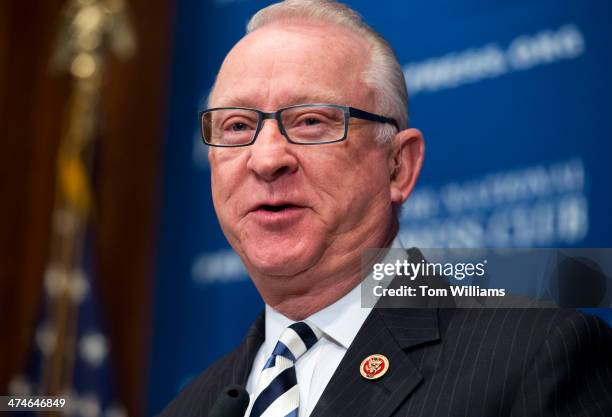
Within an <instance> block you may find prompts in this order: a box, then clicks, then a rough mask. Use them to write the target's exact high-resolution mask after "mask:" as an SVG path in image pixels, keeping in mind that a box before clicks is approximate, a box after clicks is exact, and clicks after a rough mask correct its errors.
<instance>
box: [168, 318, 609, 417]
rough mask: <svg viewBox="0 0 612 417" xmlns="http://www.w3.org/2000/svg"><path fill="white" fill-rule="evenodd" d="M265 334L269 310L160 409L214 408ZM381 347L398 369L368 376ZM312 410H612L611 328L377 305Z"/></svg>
mask: <svg viewBox="0 0 612 417" xmlns="http://www.w3.org/2000/svg"><path fill="white" fill-rule="evenodd" d="M263 340H264V317H263V314H262V315H261V316H260V317H259V318H258V319H257V321H256V322H255V323H254V325H253V326H252V327H251V329H250V330H249V332H248V335H247V336H246V338H245V339H244V341H243V342H242V344H240V346H238V348H237V349H236V350H234V351H233V352H231V353H229V354H228V355H226V356H225V357H223V358H222V359H220V360H219V361H217V362H216V363H214V364H213V365H212V366H211V367H210V368H208V370H206V372H204V373H203V374H201V375H200V376H199V377H197V378H196V379H195V380H194V381H193V382H192V383H191V384H190V385H188V386H187V387H186V388H185V389H184V390H183V392H182V393H181V394H180V395H179V396H178V397H177V398H176V399H175V400H174V401H173V402H171V403H170V404H169V405H168V406H167V407H166V409H165V410H164V411H163V412H162V413H161V416H162V417H170V416H173V417H205V416H207V415H208V411H209V409H210V407H211V406H212V404H213V403H214V401H215V399H216V398H217V396H218V395H219V394H220V392H221V390H222V389H223V387H225V386H226V385H228V384H231V383H237V384H240V385H242V386H244V385H245V384H246V381H247V378H248V375H249V372H250V371H251V366H252V363H253V359H254V358H255V354H256V353H257V350H258V349H259V347H260V346H261V344H262V342H263ZM373 353H381V354H384V355H385V356H387V358H389V362H390V366H389V371H388V372H387V374H386V375H384V376H383V377H382V378H380V379H378V380H366V379H364V378H363V377H362V376H361V375H360V373H359V365H360V363H361V361H362V360H363V359H364V358H365V357H366V356H368V355H370V354H373ZM322 365H323V366H324V364H322ZM311 416H312V417H332V416H333V417H336V416H346V417H358V416H363V417H373V416H376V417H389V416H409V417H418V416H423V417H425V416H427V417H431V416H457V417H459V416H461V417H478V416H496V417H497V416H546V417H548V416H598V417H611V416H612V330H611V329H610V328H609V327H608V326H607V325H606V324H605V323H604V322H602V321H601V320H599V319H598V318H595V317H593V316H589V315H585V314H580V313H577V312H575V311H573V310H553V309H539V310H536V309H522V310H519V309H503V310H502V309H497V310H492V309H374V310H373V311H372V313H371V314H370V315H369V317H368V318H367V320H366V321H365V323H364V325H363V326H362V328H361V329H360V331H359V333H358V334H357V337H356V338H355V340H354V342H353V343H352V345H351V346H350V348H349V349H348V351H347V353H346V355H345V356H344V358H343V359H342V362H341V363H340V365H339V367H338V369H337V370H336V372H335V374H334V375H333V377H332V379H331V380H330V382H329V384H328V386H327V387H326V388H325V391H324V392H323V394H322V396H321V398H320V400H319V402H318V403H317V405H316V407H315V409H314V410H313V413H312V414H311Z"/></svg>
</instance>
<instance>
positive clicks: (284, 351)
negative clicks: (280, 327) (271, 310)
mask: <svg viewBox="0 0 612 417" xmlns="http://www.w3.org/2000/svg"><path fill="white" fill-rule="evenodd" d="M320 337H321V331H320V330H319V329H317V328H316V327H315V326H311V325H308V324H306V323H304V322H298V323H293V324H292V325H291V326H289V327H287V328H286V329H285V330H284V331H283V333H282V334H281V336H280V339H279V340H278V343H276V346H275V347H274V350H273V351H272V354H271V355H270V358H269V359H268V361H267V362H266V365H265V366H264V368H263V370H262V371H261V374H260V375H259V379H258V380H257V388H256V389H255V394H256V396H255V401H254V402H253V408H252V409H251V413H250V414H249V417H297V415H298V408H299V406H300V391H299V387H298V385H297V379H296V376H295V367H294V365H295V362H296V361H297V360H298V359H299V358H300V356H302V355H303V354H304V353H306V351H307V350H308V349H310V348H311V347H312V346H313V345H314V344H315V343H317V341H318V340H319V338H320Z"/></svg>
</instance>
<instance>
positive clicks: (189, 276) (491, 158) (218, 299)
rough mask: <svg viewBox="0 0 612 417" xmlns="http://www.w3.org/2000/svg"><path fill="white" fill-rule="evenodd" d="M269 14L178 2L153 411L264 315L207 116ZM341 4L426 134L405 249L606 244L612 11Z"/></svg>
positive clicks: (252, 6)
mask: <svg viewBox="0 0 612 417" xmlns="http://www.w3.org/2000/svg"><path fill="white" fill-rule="evenodd" d="M270 3H272V2H270V1H257V0H251V1H248V0H214V1H208V2H207V1H204V0H179V1H178V2H177V5H178V15H177V21H176V34H175V47H174V58H173V74H172V85H171V89H172V90H171V97H170V106H169V108H170V109H171V110H170V119H169V130H168V134H167V146H166V149H165V176H164V194H163V195H164V200H163V218H162V225H161V233H160V236H161V243H160V246H159V249H158V252H159V265H158V276H157V281H156V304H155V305H156V312H155V314H156V319H155V329H154V330H155V337H154V346H153V356H152V374H151V378H150V381H151V384H150V406H149V412H150V413H151V414H153V413H155V412H157V411H159V410H160V409H161V408H162V407H163V405H164V404H166V403H167V402H168V401H169V400H170V399H171V398H172V397H173V396H174V395H176V393H177V392H178V391H179V390H180V388H181V387H182V386H183V385H184V384H185V383H186V382H187V381H188V380H189V379H190V378H191V377H193V376H194V375H196V374H197V373H199V372H200V371H201V370H203V369H204V368H206V367H207V366H208V365H209V364H210V363H211V362H213V361H214V360H215V359H217V358H218V357H219V356H221V355H222V354H223V353H225V352H227V351H229V350H230V349H231V348H232V347H233V346H235V345H236V344H237V343H238V342H239V341H240V339H241V338H242V336H243V334H244V332H245V331H246V329H247V328H248V326H249V325H250V323H251V322H252V320H253V319H254V317H255V316H256V315H257V313H258V312H259V311H260V310H261V308H262V307H263V304H262V302H261V300H260V298H259V296H258V294H257V292H256V291H255V288H254V287H253V285H252V284H251V283H250V282H249V280H248V277H247V275H246V272H245V271H244V268H243V267H242V265H241V263H240V260H239V259H238V258H237V257H236V256H235V254H234V253H233V252H232V251H231V249H230V248H229V246H228V244H227V242H226V240H225V238H224V237H223V234H222V233H221V230H220V228H219V226H218V223H217V220H216V217H215V215H214V211H213V207H212V203H211V199H210V178H209V167H208V162H207V148H206V147H205V146H204V145H202V144H201V141H200V138H199V133H198V122H197V112H198V110H200V109H202V108H203V107H204V99H205V97H206V96H207V94H208V92H209V89H210V87H211V85H212V83H213V80H214V76H215V74H216V71H217V70H218V67H219V65H220V64H221V62H222V59H223V57H224V56H225V54H226V53H227V52H228V51H229V49H230V48H231V47H232V45H233V44H234V43H235V42H236V41H237V40H238V39H240V37H242V36H243V34H244V26H245V23H246V22H247V20H248V18H249V17H250V16H251V15H252V14H253V12H255V11H256V10H258V9H259V8H261V7H263V6H265V5H267V4H270ZM347 3H348V4H349V5H350V6H352V7H353V8H355V9H356V10H357V11H359V12H360V13H361V14H362V15H363V16H364V17H365V19H366V21H368V22H369V23H370V24H371V25H372V26H373V27H374V28H375V29H377V30H378V31H380V32H381V33H382V34H383V36H385V37H386V38H387V39H388V40H389V41H390V43H391V45H392V46H393V47H394V49H395V51H396V53H397V55H398V57H399V60H400V63H401V64H402V65H403V67H404V69H405V72H406V77H407V82H408V87H409V90H410V95H411V97H410V100H411V124H412V125H413V126H415V127H418V128H419V129H421V130H422V131H423V132H424V135H425V140H426V149H427V151H426V163H425V167H424V171H423V173H422V176H421V179H420V181H419V185H418V188H417V190H416V192H415V193H414V195H413V196H412V197H411V199H410V200H409V202H408V203H407V204H406V207H405V210H404V212H403V214H402V219H401V223H402V227H401V232H400V233H401V236H402V239H403V240H404V242H405V243H406V244H407V245H420V246H423V247H439V246H451V247H463V246H486V247H495V246H514V247H531V246H534V247H555V246H570V247H571V246H576V247H610V246H612V245H611V240H612V238H610V232H611V231H612V227H611V226H612V220H611V217H610V213H612V197H611V196H610V180H611V179H612V176H611V175H610V174H611V172H612V169H611V168H610V156H611V155H612V144H611V141H610V139H612V118H611V117H610V105H609V104H608V103H609V100H610V97H612V79H611V77H609V74H610V72H611V64H612V61H611V54H612V48H610V45H609V43H610V40H611V39H612V29H611V28H610V25H609V17H610V16H612V3H610V2H609V1H607V0H600V1H596V0H591V1H584V0H565V1H559V0H554V1H551V0H461V1H458V0H430V1H427V2H423V1H417V0H409V1H406V0H403V1H390V0H380V1H376V2H372V1H369V0H354V1H348V2H347ZM596 312H597V313H598V314H600V315H602V316H604V317H607V319H608V320H609V321H612V314H611V313H610V310H597V311H596Z"/></svg>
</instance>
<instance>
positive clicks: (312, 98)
mask: <svg viewBox="0 0 612 417" xmlns="http://www.w3.org/2000/svg"><path fill="white" fill-rule="evenodd" d="M364 55H366V56H367V54H366V53H364V41H363V40H362V39H359V38H358V37H357V35H356V34H354V33H353V32H351V31H349V30H348V29H345V28H341V27H339V26H337V25H331V24H325V23H310V22H288V23H283V22H280V23H273V24H270V25H269V26H265V27H263V28H260V29H257V30H255V31H254V32H252V33H250V34H248V35H247V36H245V37H244V38H243V39H242V40H241V41H239V42H238V44H236V45H235V46H234V48H233V49H232V50H231V51H230V53H229V54H228V56H227V57H226V59H225V61H224V62H223V65H222V67H221V69H220V72H219V76H218V78H217V83H216V85H215V91H214V92H213V94H211V103H210V104H211V105H213V104H214V105H215V106H229V105H235V106H245V107H254V106H256V105H261V103H262V102H267V98H269V96H270V95H274V97H275V100H274V101H275V103H276V102H278V103H277V104H278V105H281V106H290V105H292V104H300V103H308V102H310V103H312V102H323V103H344V101H346V94H345V88H344V87H345V86H346V87H347V88H349V89H350V88H352V86H351V83H354V82H355V81H356V80H357V79H359V80H360V79H361V75H362V73H363V70H364V65H365V62H366V60H365V58H364ZM270 90H274V91H270Z"/></svg>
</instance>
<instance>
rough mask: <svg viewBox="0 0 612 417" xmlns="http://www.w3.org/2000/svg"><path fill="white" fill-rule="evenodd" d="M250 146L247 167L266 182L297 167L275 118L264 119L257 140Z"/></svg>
mask: <svg viewBox="0 0 612 417" xmlns="http://www.w3.org/2000/svg"><path fill="white" fill-rule="evenodd" d="M250 148H251V149H250V150H251V154H250V156H249V160H248V162H247V168H248V169H249V170H251V171H252V172H254V173H255V175H257V176H258V177H260V178H261V179H263V180H264V181H266V182H272V181H275V180H276V179H278V178H279V177H281V176H283V175H287V174H292V173H294V172H295V171H296V170H297V169H298V165H299V164H298V160H297V158H296V156H295V154H294V153H293V149H292V145H291V144H290V143H289V142H288V141H287V139H285V137H284V136H283V135H282V134H281V133H280V130H279V127H278V124H277V122H276V121H275V120H264V125H263V127H262V128H261V131H260V132H259V135H258V136H257V140H256V141H255V143H254V144H252V145H251V146H250Z"/></svg>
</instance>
